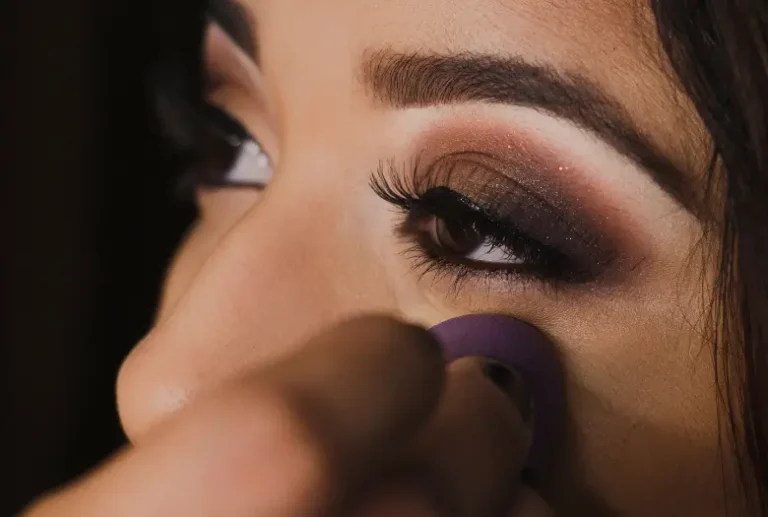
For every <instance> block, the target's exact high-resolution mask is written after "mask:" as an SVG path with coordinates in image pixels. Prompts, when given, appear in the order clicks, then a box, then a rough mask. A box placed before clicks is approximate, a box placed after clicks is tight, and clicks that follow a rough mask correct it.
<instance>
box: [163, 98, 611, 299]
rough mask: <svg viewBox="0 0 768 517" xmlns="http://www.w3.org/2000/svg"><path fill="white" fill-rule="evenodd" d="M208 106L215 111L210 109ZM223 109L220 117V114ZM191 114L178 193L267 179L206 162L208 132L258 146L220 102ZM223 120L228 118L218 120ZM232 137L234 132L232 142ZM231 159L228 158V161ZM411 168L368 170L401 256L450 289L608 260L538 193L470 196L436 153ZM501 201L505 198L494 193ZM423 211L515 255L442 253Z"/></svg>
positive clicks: (568, 280) (563, 278)
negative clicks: (399, 217) (196, 138)
mask: <svg viewBox="0 0 768 517" xmlns="http://www.w3.org/2000/svg"><path fill="white" fill-rule="evenodd" d="M211 114H216V116H213V117H212V116H211ZM222 115H223V116H224V117H225V118H222ZM190 121H193V122H194V123H197V124H198V125H199V127H198V130H197V134H199V135H204V137H203V138H202V139H201V140H200V142H199V145H196V146H194V151H193V152H192V155H191V156H189V157H188V163H190V164H191V165H190V166H189V167H188V168H187V170H186V171H185V172H184V173H183V174H182V176H181V177H180V179H179V182H178V188H177V192H178V193H179V195H180V196H182V197H184V198H187V199H190V198H192V194H193V192H194V190H195V189H196V188H199V187H201V186H206V187H212V188H221V187H228V188H229V187H246V188H263V187H264V186H266V183H264V184H254V183H250V184H249V183H247V182H240V183H233V182H231V180H229V179H228V178H227V176H228V175H229V174H230V172H231V168H228V167H223V166H218V167H211V166H210V162H211V161H213V160H212V158H213V159H215V158H216V157H215V156H212V154H213V153H210V151H211V149H212V147H210V142H211V140H210V138H211V137H214V138H215V139H216V140H215V141H214V143H215V142H218V144H216V145H221V144H227V143H229V145H230V150H236V151H237V158H236V159H240V158H239V157H240V156H241V153H242V149H241V147H242V144H243V142H244V141H246V139H247V141H249V142H253V143H254V144H255V145H256V146H258V144H257V143H256V141H255V140H254V139H253V138H252V137H251V136H250V135H249V134H248V133H247V132H246V130H245V129H244V128H243V127H242V125H241V124H239V123H238V122H237V121H236V120H234V119H233V118H232V117H231V115H229V114H227V113H226V112H224V111H223V110H221V109H220V108H217V107H214V106H211V105H207V104H206V105H204V107H203V109H202V111H201V112H199V113H198V114H197V115H196V116H194V117H190ZM222 121H226V122H227V123H226V124H222ZM234 128H237V130H234ZM206 139H207V140H206ZM233 139H234V140H237V142H235V143H234V144H233V143H232V142H233ZM205 142H208V143H209V146H208V147H206V145H204V144H205ZM201 149H202V152H201ZM219 150H220V149H219ZM206 152H208V155H206ZM262 153H263V152H262ZM264 156H266V155H264ZM449 158H450V157H449ZM236 159H232V160H230V162H232V163H234V162H235V161H236ZM459 161H460V160H459ZM417 169H419V166H418V162H417V163H416V164H415V166H414V170H413V171H412V173H411V174H408V175H406V174H403V173H404V172H405V171H404V170H399V169H398V168H397V167H396V166H394V162H390V165H389V167H386V166H385V164H384V162H382V163H380V165H379V168H378V170H377V172H376V173H375V174H373V175H372V177H371V182H370V183H371V187H372V188H373V190H374V192H375V193H376V194H377V195H378V196H379V197H380V198H381V199H383V200H384V201H386V202H388V203H389V204H391V205H393V206H394V207H397V208H398V209H399V210H400V211H401V212H402V214H403V221H402V222H401V224H400V225H399V227H398V229H397V233H398V234H399V235H400V236H401V237H402V238H404V239H405V240H407V241H408V243H409V247H408V248H407V250H406V256H407V257H408V258H409V259H411V260H412V263H413V268H414V270H418V271H419V272H420V274H421V275H422V276H424V275H427V274H430V275H434V276H435V278H436V279H437V278H440V277H444V278H450V279H451V280H452V283H453V289H454V291H457V290H458V289H459V288H460V286H461V285H463V284H464V283H465V282H467V281H471V280H488V281H494V280H504V281H506V282H508V283H510V282H515V283H516V284H517V285H520V283H521V282H523V283H525V282H536V283H537V284H538V285H540V286H545V287H558V286H561V285H563V284H584V283H587V282H589V281H592V280H594V279H595V278H596V277H597V276H598V274H599V273H600V272H601V271H600V270H601V269H603V267H604V266H606V265H607V263H608V260H603V259H604V258H605V257H606V256H605V254H603V253H595V251H599V250H600V247H599V246H598V243H597V242H593V241H592V240H590V239H588V238H586V237H585V236H584V235H582V234H581V233H579V232H577V231H575V230H574V229H573V228H571V227H569V225H567V224H565V222H564V221H562V220H560V218H559V217H558V214H557V211H556V210H555V209H553V208H552V207H548V206H543V205H545V204H543V203H542V200H541V199H538V198H537V199H536V200H532V199H531V198H536V196H534V195H532V194H531V193H527V194H526V193H525V192H524V190H525V189H522V188H518V189H517V190H518V191H519V192H514V193H507V194H509V195H505V194H504V193H502V192H499V188H498V186H495V187H494V186H491V185H486V187H485V188H483V189H480V190H482V192H474V194H475V195H474V196H469V195H466V194H463V193H460V192H457V191H456V190H453V189H451V188H449V187H448V185H449V184H451V181H450V179H451V176H452V174H453V172H454V170H455V169H459V170H461V169H462V167H461V166H460V164H458V163H457V161H453V162H452V161H451V160H450V159H448V160H438V162H437V163H436V164H435V165H433V166H432V167H431V168H430V170H429V171H428V174H419V171H418V170H417ZM417 177H418V178H420V179H419V181H415V180H414V178H417ZM473 190H476V189H473ZM512 190H514V189H512ZM471 197H475V198H481V199H485V200H493V199H500V198H505V199H507V200H509V199H513V201H515V202H516V203H517V204H518V205H520V206H518V207H517V208H516V209H515V210H512V212H513V213H512V214H509V215H507V216H504V215H502V211H501V210H500V209H499V207H498V206H494V205H495V203H490V204H489V203H487V202H486V203H481V202H476V201H474V200H472V199H471ZM526 197H528V199H527V200H525V199H524V198H526ZM499 204H503V203H502V202H501V201H500V202H499ZM521 207H522V210H521ZM506 212H507V213H509V212H510V211H509V210H507V211H506ZM523 212H525V213H528V212H530V213H533V216H531V215H521V214H522V213H523ZM428 218H433V219H434V220H435V221H437V220H440V221H444V222H446V225H448V226H451V227H453V228H461V229H470V230H471V231H473V232H475V233H477V234H478V235H481V236H483V237H484V238H485V239H486V240H487V242H488V243H489V246H490V249H491V250H499V251H501V253H502V254H503V256H504V257H508V258H514V259H515V261H514V262H515V263H512V264H498V263H489V262H484V261H483V262H478V261H473V260H468V259H467V258H466V257H461V256H458V255H456V254H451V253H448V252H447V250H446V249H445V248H441V247H440V245H439V243H436V242H435V241H434V239H430V238H429V235H427V234H426V233H425V231H424V229H423V228H420V227H419V224H418V223H419V222H423V221H424V220H426V219H428ZM542 218H544V219H546V220H547V221H549V223H548V224H549V226H547V225H544V226H541V225H540V226H539V228H538V232H537V233H538V234H539V235H540V236H543V237H540V238H537V237H535V236H534V235H533V234H532V232H530V231H527V230H526V227H530V226H531V221H532V220H533V219H537V220H538V219H542ZM522 219H527V223H528V224H521V222H522V221H521V220H522ZM553 221H554V222H553ZM552 235H560V236H561V238H560V242H561V243H562V242H563V241H568V244H569V245H572V246H573V247H574V249H575V250H576V251H575V252H573V253H569V252H566V251H561V250H560V249H558V248H557V247H556V246H553V245H550V244H546V243H544V242H543V240H544V239H549V240H550V241H552V240H553V239H552V238H551V236H552ZM554 240H557V239H554ZM485 242H486V241H483V243H485ZM574 243H575V244H574ZM561 247H565V246H561ZM573 255H578V256H577V257H574V256H573ZM598 266H600V268H598Z"/></svg>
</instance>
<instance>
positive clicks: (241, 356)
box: [118, 170, 392, 439]
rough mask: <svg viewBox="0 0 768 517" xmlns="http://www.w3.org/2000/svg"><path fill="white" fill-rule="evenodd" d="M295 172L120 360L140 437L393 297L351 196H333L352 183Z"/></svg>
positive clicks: (132, 430)
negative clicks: (203, 396) (201, 397)
mask: <svg viewBox="0 0 768 517" xmlns="http://www.w3.org/2000/svg"><path fill="white" fill-rule="evenodd" d="M289 174H293V172H291V171H288V170H280V171H278V173H277V174H276V178H277V179H276V180H275V181H274V182H273V184H272V185H270V186H269V188H268V189H267V192H265V194H264V196H263V198H262V199H261V200H260V201H259V202H258V204H257V205H255V206H254V207H253V208H252V209H251V210H250V211H249V213H248V214H247V215H246V216H245V217H244V218H243V219H242V220H241V221H240V222H238V223H237V225H236V226H235V227H233V228H232V230H231V231H230V232H229V233H228V234H227V236H226V237H225V238H224V239H223V240H222V241H221V242H220V244H219V246H218V247H217V249H216V250H215V251H214V252H213V254H212V255H211V257H209V259H208V260H207V261H206V263H205V264H204V265H203V267H202V268H201V270H200V272H199V273H198V275H197V277H196V278H195V279H194V280H193V282H192V283H191V285H190V287H189V288H188V289H187V292H186V294H185V295H184V296H183V297H182V299H181V300H179V303H178V304H176V306H175V308H174V310H173V311H172V313H171V314H170V315H168V317H167V318H164V319H163V321H160V322H159V323H158V325H157V326H156V327H155V328H154V329H153V331H152V332H151V333H150V334H149V335H148V336H147V337H146V338H145V339H144V340H143V341H142V342H141V343H140V344H139V345H137V347H136V349H135V350H134V351H133V352H132V354H131V356H130V357H129V358H128V359H127V360H126V362H125V363H124V365H123V367H122V368H121V372H120V375H119V378H118V404H119V409H120V416H121V419H122V421H123V425H124V428H125V430H126V433H128V435H129V437H131V438H132V439H135V438H136V437H137V436H140V435H142V434H143V433H144V432H145V431H146V430H148V429H149V428H150V427H152V426H153V425H154V424H156V423H157V422H158V421H159V420H162V419H163V418H164V417H166V416H167V415H168V414H169V413H171V412H173V411H175V410H177V409H178V408H180V407H182V406H183V405H185V404H186V403H187V402H189V401H190V400H191V399H194V398H195V397H196V396H197V395H198V394H199V393H200V392H204V391H205V390H206V389H209V388H210V387H211V386H213V385H215V384H218V383H220V382H222V381H223V380H225V379H226V378H228V377H231V376H234V375H237V374H239V373H242V372H243V371H245V370H249V369H253V368H257V367H259V366H262V365H264V364H265V363H268V362H270V361H272V360H276V359H278V358H280V357H283V356H285V355H287V354H290V353H291V352H292V351H293V350H295V347H296V346H298V345H300V344H301V343H302V342H303V341H304V339H306V338H307V337H309V336H310V335H312V334H313V333H314V332H316V331H317V330H318V329H320V328H321V327H323V326H325V325H327V324H330V323H331V322H333V321H336V320H338V319H341V318H342V317H343V316H344V315H346V314H349V313H352V312H356V311H362V310H370V311H377V310H386V309H387V308H388V305H391V303H390V300H391V299H392V297H391V296H389V295H388V293H387V291H386V285H384V283H382V282H381V275H380V274H378V273H377V271H376V267H377V266H376V257H375V253H372V252H369V251H368V250H371V249H372V247H371V246H367V245H366V243H365V242H364V241H363V240H361V236H363V237H364V236H365V235H367V232H365V231H363V229H362V228H359V227H358V226H359V225H361V224H364V223H362V221H363V220H364V217H362V214H356V213H355V210H356V208H355V206H356V205H355V204H354V203H350V202H349V201H350V200H349V195H347V194H342V193H340V194H338V197H336V196H334V194H333V193H334V192H341V191H343V189H333V188H331V187H330V185H329V184H328V183H327V182H326V183H325V185H321V183H323V182H324V181H326V180H318V179H314V180H308V181H301V178H299V179H297V178H295V177H294V178H292V179H289V178H288V175H289ZM305 174H306V171H305ZM302 176H303V177H304V178H306V176H305V175H302ZM358 206H359V205H358ZM366 278H368V279H370V280H371V282H369V283H367V281H366ZM361 293H365V295H362V294H361Z"/></svg>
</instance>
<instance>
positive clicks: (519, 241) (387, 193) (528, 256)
mask: <svg viewBox="0 0 768 517" xmlns="http://www.w3.org/2000/svg"><path fill="white" fill-rule="evenodd" d="M455 168H456V165H455V164H453V165H449V164H448V163H444V164H443V165H438V166H437V169H436V168H432V169H431V170H430V172H429V174H427V175H419V174H418V171H416V170H414V171H413V173H412V174H409V175H404V174H403V171H402V170H399V169H398V168H397V167H396V166H395V165H394V162H390V164H389V166H387V165H385V164H384V163H383V162H382V163H380V165H379V168H378V170H377V171H376V172H375V173H374V174H373V175H372V176H371V181H370V184H371V187H372V189H373V191H374V192H375V193H376V195H377V196H378V197H379V198H381V199H382V200H384V201H386V202H387V203H389V204H391V205H393V206H395V207H396V208H397V209H398V210H400V212H401V214H402V216H403V219H402V222H401V223H400V225H399V227H398V229H397V233H398V234H399V235H400V236H401V237H403V238H404V239H405V240H406V241H407V242H408V244H409V247H408V248H407V249H406V251H405V254H406V256H408V257H409V258H410V259H411V260H413V264H414V269H415V270H417V271H419V273H420V274H421V275H422V276H424V275H427V274H430V275H436V276H437V277H451V278H452V281H453V285H452V288H453V290H454V291H458V290H459V289H460V287H461V286H462V285H463V284H464V283H465V282H467V281H472V280H488V281H493V280H497V279H500V280H503V281H507V282H516V283H518V284H519V283H520V282H524V283H525V282H537V283H539V284H540V285H544V286H546V287H553V288H556V287H559V286H562V285H564V284H583V283H586V282H589V281H592V280H594V279H595V276H596V274H597V273H596V272H595V271H594V269H595V266H596V265H597V264H596V262H600V260H599V259H595V261H592V262H593V263H591V264H590V263H585V260H583V259H584V257H580V258H575V257H571V256H569V255H568V254H567V253H566V252H563V251H560V250H558V249H556V248H555V247H553V246H550V245H547V244H544V243H543V242H541V240H540V239H538V238H536V237H534V236H533V235H531V234H530V232H528V231H526V230H524V229H523V228H522V227H521V226H520V225H519V224H518V223H517V222H516V221H515V220H513V219H512V218H509V217H504V216H503V215H501V214H499V213H498V211H497V209H496V208H495V207H494V206H488V205H486V206H483V205H482V204H480V203H478V202H476V201H474V200H472V199H470V198H469V197H468V196H467V195H465V194H462V193H460V192H457V191H455V190H452V189H451V188H449V187H447V186H446V185H447V184H449V183H450V182H449V181H446V180H447V179H448V177H449V176H450V175H451V174H452V173H453V172H454V169H455ZM415 169H418V166H416V167H415ZM417 177H419V178H420V180H419V181H413V180H412V179H410V178H417ZM489 194H491V193H489ZM499 195H500V193H499V192H495V193H493V194H492V195H483V196H477V197H482V198H484V199H492V196H493V197H497V196H499ZM502 195H503V194H502ZM539 212H541V210H539ZM547 212H549V213H548V214H545V215H546V216H547V217H552V215H553V214H552V213H551V210H547ZM424 218H436V219H442V220H444V221H447V224H449V225H453V226H454V227H462V228H471V229H473V231H475V232H476V233H478V234H480V235H482V236H483V237H485V238H486V239H487V240H488V241H489V242H490V246H492V247H493V248H495V249H500V250H502V251H503V253H504V255H505V256H507V257H514V258H516V259H517V260H516V263H514V264H507V265H504V264H488V263H485V262H477V261H472V260H467V259H466V258H463V257H460V256H456V255H452V254H451V253H450V252H446V250H444V249H443V250H441V249H440V247H439V245H437V244H436V243H434V240H433V239H430V238H429V237H428V236H426V235H425V234H424V231H423V229H421V228H420V227H419V226H420V225H419V222H421V221H423V219H424ZM572 237H573V238H577V239H579V240H580V241H582V243H583V244H584V245H586V247H588V248H592V247H595V246H596V243H592V242H587V240H586V239H585V238H584V236H582V235H578V234H577V233H576V232H573V231H572V235H571V237H566V240H569V239H571V238H572ZM430 241H432V242H430ZM601 265H606V264H605V263H604V264H601Z"/></svg>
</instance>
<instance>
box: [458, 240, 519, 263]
mask: <svg viewBox="0 0 768 517" xmlns="http://www.w3.org/2000/svg"><path fill="white" fill-rule="evenodd" d="M465 258H466V259H468V260H472V261H474V262H484V263H487V264H523V263H524V261H523V260H522V259H520V258H518V257H516V256H514V255H513V254H512V253H510V252H509V250H507V249H505V248H503V247H501V246H495V245H494V244H493V243H492V242H491V240H490V239H486V240H484V241H483V242H482V244H480V246H478V247H477V248H475V249H474V250H473V251H472V252H471V253H469V254H467V255H466V257H465Z"/></svg>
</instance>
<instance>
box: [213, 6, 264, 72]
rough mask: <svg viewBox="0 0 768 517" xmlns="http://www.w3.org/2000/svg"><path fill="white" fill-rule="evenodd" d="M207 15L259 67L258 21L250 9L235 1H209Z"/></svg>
mask: <svg viewBox="0 0 768 517" xmlns="http://www.w3.org/2000/svg"><path fill="white" fill-rule="evenodd" d="M207 13H208V16H209V17H210V18H211V19H212V21H213V22H215V23H216V24H217V25H218V26H219V27H220V28H221V30H222V31H223V32H224V33H226V34H227V35H228V36H229V38H230V39H231V40H232V41H233V42H234V43H235V44H236V45H237V46H238V47H240V49H241V50H243V52H245V53H246V54H247V55H248V56H249V57H250V59H251V60H252V61H253V62H254V64H255V65H256V66H259V63H260V53H259V46H258V37H257V32H256V20H255V18H254V17H253V16H252V15H251V13H250V11H249V9H248V7H246V6H245V5H243V4H241V3H239V2H237V1H235V0H209V2H208V9H207Z"/></svg>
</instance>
